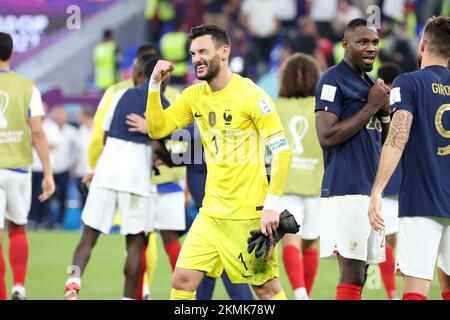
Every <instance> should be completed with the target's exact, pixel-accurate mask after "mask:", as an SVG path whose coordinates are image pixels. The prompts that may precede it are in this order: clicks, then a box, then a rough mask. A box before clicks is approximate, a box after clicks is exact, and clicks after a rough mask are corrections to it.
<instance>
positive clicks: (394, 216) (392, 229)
mask: <svg viewBox="0 0 450 320" xmlns="http://www.w3.org/2000/svg"><path fill="white" fill-rule="evenodd" d="M381 212H382V214H383V220H384V225H385V233H386V235H387V236H389V235H391V234H395V233H397V232H398V200H397V199H393V198H383V203H382V205H381Z"/></svg>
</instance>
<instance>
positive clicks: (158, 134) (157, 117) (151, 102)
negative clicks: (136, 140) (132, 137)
mask: <svg viewBox="0 0 450 320" xmlns="http://www.w3.org/2000/svg"><path fill="white" fill-rule="evenodd" d="M145 117H146V121H147V130H148V135H149V136H150V138H152V139H162V138H164V137H166V136H168V135H169V134H171V133H172V132H174V131H175V130H176V129H177V126H176V125H175V123H173V121H172V120H170V119H169V118H168V117H167V116H166V115H165V114H164V109H163V106H162V104H161V97H160V91H159V90H156V91H155V90H149V91H148V98H147V108H146V110H145Z"/></svg>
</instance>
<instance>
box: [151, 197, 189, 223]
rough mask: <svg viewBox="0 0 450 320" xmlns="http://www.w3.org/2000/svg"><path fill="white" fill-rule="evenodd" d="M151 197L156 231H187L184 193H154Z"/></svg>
mask: <svg viewBox="0 0 450 320" xmlns="http://www.w3.org/2000/svg"><path fill="white" fill-rule="evenodd" d="M151 197H152V203H153V208H154V219H155V221H154V222H153V226H154V229H155V230H180V231H181V230H185V229H186V215H185V212H184V211H185V198H184V192H182V191H180V192H154V193H152V195H151Z"/></svg>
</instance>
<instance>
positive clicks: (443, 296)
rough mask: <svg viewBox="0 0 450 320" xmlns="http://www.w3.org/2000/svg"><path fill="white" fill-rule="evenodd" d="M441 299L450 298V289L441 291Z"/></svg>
mask: <svg viewBox="0 0 450 320" xmlns="http://www.w3.org/2000/svg"><path fill="white" fill-rule="evenodd" d="M441 295H442V299H444V300H450V291H446V292H442V293H441Z"/></svg>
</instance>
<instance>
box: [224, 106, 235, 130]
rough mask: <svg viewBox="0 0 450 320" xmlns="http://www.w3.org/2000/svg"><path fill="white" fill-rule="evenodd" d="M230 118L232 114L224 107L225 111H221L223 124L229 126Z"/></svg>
mask: <svg viewBox="0 0 450 320" xmlns="http://www.w3.org/2000/svg"><path fill="white" fill-rule="evenodd" d="M232 119H233V116H232V115H231V113H230V109H225V112H224V113H223V120H224V121H225V125H226V126H229V125H230V124H231V120H232Z"/></svg>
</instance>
